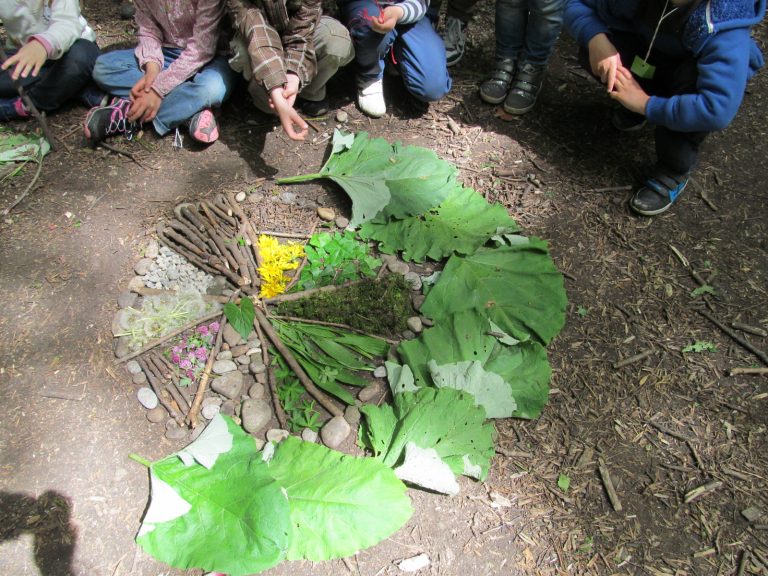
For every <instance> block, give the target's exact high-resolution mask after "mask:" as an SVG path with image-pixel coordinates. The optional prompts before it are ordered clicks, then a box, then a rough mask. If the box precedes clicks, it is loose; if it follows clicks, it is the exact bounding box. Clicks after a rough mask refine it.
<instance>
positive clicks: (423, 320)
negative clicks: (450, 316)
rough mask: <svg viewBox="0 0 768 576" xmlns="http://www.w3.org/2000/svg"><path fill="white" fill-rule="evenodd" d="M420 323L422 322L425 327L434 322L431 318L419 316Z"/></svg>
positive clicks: (430, 325)
mask: <svg viewBox="0 0 768 576" xmlns="http://www.w3.org/2000/svg"><path fill="white" fill-rule="evenodd" d="M421 323H422V324H424V326H426V327H427V328H431V327H432V326H434V325H435V322H434V321H433V320H432V319H431V318H427V317H425V316H422V317H421Z"/></svg>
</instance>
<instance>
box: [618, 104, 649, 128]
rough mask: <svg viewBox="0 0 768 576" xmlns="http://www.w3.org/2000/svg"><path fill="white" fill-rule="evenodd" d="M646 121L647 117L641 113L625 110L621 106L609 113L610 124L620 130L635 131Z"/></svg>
mask: <svg viewBox="0 0 768 576" xmlns="http://www.w3.org/2000/svg"><path fill="white" fill-rule="evenodd" d="M647 123H648V119H647V118H646V117H645V116H643V115H642V114H638V113H637V112H632V111H631V110H627V109H626V108H624V107H623V106H622V107H621V108H616V109H615V110H614V111H613V112H612V113H611V124H612V125H613V127H614V128H616V130H621V131H622V132H637V131H638V130H640V129H641V128H643V126H645V125H646V124H647Z"/></svg>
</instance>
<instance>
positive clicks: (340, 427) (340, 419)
mask: <svg viewBox="0 0 768 576" xmlns="http://www.w3.org/2000/svg"><path fill="white" fill-rule="evenodd" d="M351 431H352V428H351V427H350V425H349V423H348V422H347V421H346V420H344V416H334V417H333V418H331V419H330V420H328V422H326V423H325V425H324V426H323V427H322V429H321V430H320V437H321V438H322V439H323V444H325V445H326V446H328V448H338V447H339V446H341V444H342V442H344V440H346V439H347V436H349V433H350V432H351Z"/></svg>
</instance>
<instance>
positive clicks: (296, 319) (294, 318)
mask: <svg viewBox="0 0 768 576" xmlns="http://www.w3.org/2000/svg"><path fill="white" fill-rule="evenodd" d="M269 317H270V318H275V319H276V320H288V321H290V322H303V323H305V324H316V325H317V326H328V327H329V328H341V329H342V330H349V331H350V332H354V333H356V334H362V335H363V336H368V338H376V339H377V340H383V341H384V342H386V343H387V344H400V340H392V339H390V338H386V337H385V336H379V335H377V334H371V333H369V332H365V331H364V330H360V329H358V328H354V327H352V326H350V325H348V324H339V323H337V322H324V321H322V320H310V319H308V318H299V317H298V316H280V315H278V314H270V315H269Z"/></svg>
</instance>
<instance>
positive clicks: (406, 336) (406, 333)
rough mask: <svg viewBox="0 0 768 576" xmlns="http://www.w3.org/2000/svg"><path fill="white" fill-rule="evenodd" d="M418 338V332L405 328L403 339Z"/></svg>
mask: <svg viewBox="0 0 768 576" xmlns="http://www.w3.org/2000/svg"><path fill="white" fill-rule="evenodd" d="M414 338H416V334H415V333H414V332H412V331H411V330H403V340H413V339H414Z"/></svg>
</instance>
